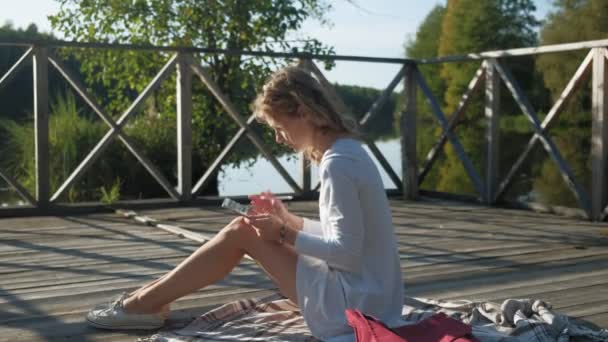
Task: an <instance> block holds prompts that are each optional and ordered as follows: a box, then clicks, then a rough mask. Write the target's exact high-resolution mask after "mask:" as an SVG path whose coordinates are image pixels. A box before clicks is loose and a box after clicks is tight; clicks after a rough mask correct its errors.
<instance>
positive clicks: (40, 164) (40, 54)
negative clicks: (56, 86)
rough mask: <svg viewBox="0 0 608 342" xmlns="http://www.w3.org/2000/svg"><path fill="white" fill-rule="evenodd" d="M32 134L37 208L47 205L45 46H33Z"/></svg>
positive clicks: (46, 69) (47, 105)
mask: <svg viewBox="0 0 608 342" xmlns="http://www.w3.org/2000/svg"><path fill="white" fill-rule="evenodd" d="M33 62H34V63H33V66H34V70H33V71H34V80H33V81H34V134H35V144H36V146H35V154H36V155H35V158H36V159H35V163H36V200H37V205H38V207H39V208H42V209H43V208H46V207H48V205H49V195H50V175H49V87H48V85H49V82H48V53H47V48H46V47H40V46H37V47H35V48H34V59H33Z"/></svg>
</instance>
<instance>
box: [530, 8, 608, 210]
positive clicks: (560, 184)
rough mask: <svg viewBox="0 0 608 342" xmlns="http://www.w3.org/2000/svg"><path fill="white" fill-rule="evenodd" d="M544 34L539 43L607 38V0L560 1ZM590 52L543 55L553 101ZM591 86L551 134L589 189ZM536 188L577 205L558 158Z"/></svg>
mask: <svg viewBox="0 0 608 342" xmlns="http://www.w3.org/2000/svg"><path fill="white" fill-rule="evenodd" d="M554 6H555V11H554V12H552V13H550V14H549V16H548V18H547V20H546V23H545V25H544V26H543V28H542V30H541V34H540V39H541V44H543V45H547V44H560V43H569V42H575V41H585V40H593V39H604V38H606V36H607V35H608V20H606V18H607V17H608V3H607V2H606V1H603V0H558V1H555V4H554ZM587 53H588V51H580V52H578V51H577V52H570V53H565V54H564V53H562V54H545V55H541V56H539V58H538V67H539V70H540V71H541V72H542V75H543V79H544V81H545V85H546V87H547V88H548V89H549V90H550V92H551V97H552V98H553V100H557V98H559V96H560V94H561V92H562V91H563V89H564V87H565V86H566V84H567V83H568V81H569V80H570V78H571V77H572V76H573V74H574V72H575V71H576V69H577V68H578V66H579V65H580V63H581V62H582V60H583V58H584V57H585V55H586V54H587ZM590 118H591V91H590V89H589V88H588V87H580V88H579V89H578V90H577V91H576V93H575V94H574V96H573V97H572V98H571V99H570V100H569V102H568V103H567V104H566V108H565V110H564V111H563V112H562V113H561V114H560V117H559V119H558V120H557V124H556V125H555V127H553V128H552V129H551V136H552V137H553V139H554V141H555V143H556V145H557V146H558V148H559V150H560V152H561V153H562V155H563V157H564V159H566V160H567V161H568V164H569V165H570V167H571V168H572V170H573V172H574V174H575V177H576V179H577V180H578V181H579V182H581V183H582V184H584V185H585V186H586V187H587V189H590V183H591V173H590V170H591V154H590V145H591V142H590V139H589V133H590V132H591V119H590ZM534 190H535V192H536V193H537V194H538V196H539V197H540V198H541V200H543V201H546V202H548V203H552V204H561V205H567V206H574V207H577V206H578V202H577V201H576V199H575V197H574V195H573V194H572V192H571V190H570V189H569V188H568V187H567V185H566V184H565V182H564V181H563V180H562V177H561V174H560V173H559V170H558V169H557V167H556V166H555V163H554V162H553V161H552V160H551V159H550V158H546V160H545V161H544V162H543V163H542V167H541V171H540V176H539V177H538V178H537V179H536V180H535V182H534Z"/></svg>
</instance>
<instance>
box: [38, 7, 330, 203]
mask: <svg viewBox="0 0 608 342" xmlns="http://www.w3.org/2000/svg"><path fill="white" fill-rule="evenodd" d="M57 1H58V2H59V3H60V10H59V12H58V13H57V14H55V15H53V16H50V20H51V23H52V26H53V28H54V29H56V30H58V31H61V32H62V33H63V34H64V35H65V36H66V38H67V39H68V40H76V41H86V42H112V43H131V44H144V45H147V44H151V45H171V46H197V47H209V48H223V49H242V50H268V51H270V50H275V49H280V50H291V51H303V52H310V53H332V52H333V49H332V48H329V47H327V46H324V45H323V44H321V43H320V42H319V41H318V40H315V39H310V38H306V37H304V38H302V39H297V40H295V41H294V40H287V39H286V38H287V36H288V34H290V33H292V32H296V31H297V30H298V29H300V28H301V26H302V24H303V22H304V21H305V20H307V19H309V18H316V19H318V20H319V21H320V22H321V23H322V24H324V23H326V22H327V19H326V18H325V17H324V13H326V11H327V10H328V9H329V8H330V5H329V2H326V1H324V0H298V1H282V0H263V1H244V0H229V1H222V2H217V1H210V2H205V4H204V5H203V4H201V2H199V1H194V0H181V1H177V0H158V1H153V2H149V1H143V0H136V1H133V2H131V1H129V2H124V1H101V0H93V1H75V0H57ZM75 18H77V20H75ZM63 54H64V55H66V56H71V57H73V58H75V59H76V60H77V61H78V62H79V63H80V64H81V66H82V67H81V71H82V73H83V74H84V78H85V83H86V84H87V86H88V87H89V88H90V89H89V90H90V91H91V92H92V93H93V94H95V96H96V98H97V100H98V102H100V103H102V104H103V105H104V107H105V108H107V109H108V111H109V112H111V115H112V116H114V117H116V116H118V115H119V114H120V113H122V112H123V111H124V110H125V109H126V108H127V107H128V105H129V104H130V102H131V101H132V99H133V98H134V97H135V96H136V94H139V93H140V92H141V91H142V90H143V89H144V87H145V86H146V85H147V84H148V82H149V81H150V80H151V78H152V77H153V76H154V74H156V73H157V72H158V70H159V69H160V68H161V67H162V65H163V63H165V62H166V60H167V59H168V57H169V55H168V54H167V53H156V52H144V51H126V50H98V49H68V50H64V51H63ZM195 59H196V60H197V61H198V62H199V63H201V64H202V65H203V66H204V67H205V68H207V69H208V70H209V72H210V74H211V76H212V78H213V79H214V81H215V82H216V83H217V84H218V85H219V87H220V90H221V91H222V92H223V93H224V94H226V95H227V96H228V97H229V98H230V99H231V101H232V102H233V104H234V105H235V107H236V108H237V109H238V110H239V111H240V112H241V113H243V114H246V113H247V112H248V106H249V103H250V102H251V100H252V99H253V97H254V95H255V93H256V92H257V90H258V89H259V87H260V86H261V84H262V82H263V81H264V79H265V78H266V76H267V75H268V74H269V73H270V71H271V70H273V69H275V68H276V67H277V65H280V64H282V62H280V61H278V60H276V59H272V60H270V59H267V58H266V59H265V58H261V57H244V56H240V55H223V54H204V55H195ZM330 66H331V64H327V65H326V67H330ZM193 94H194V96H193V101H194V103H193V106H194V117H193V125H194V126H195V127H197V130H195V131H194V135H200V136H202V137H203V139H204V141H205V143H201V144H199V145H198V146H196V148H197V149H198V150H196V152H195V153H196V154H197V156H198V157H197V158H196V160H195V164H194V168H195V169H205V168H206V166H207V165H209V164H210V163H211V161H212V160H213V159H214V158H215V157H216V156H217V155H218V154H219V152H220V151H221V149H222V148H223V146H225V145H226V144H227V143H228V141H229V139H230V138H231V136H232V135H233V134H234V133H235V132H236V131H237V129H238V126H237V125H236V123H234V122H233V121H232V119H230V117H229V116H228V115H227V114H226V113H225V112H224V110H223V108H222V107H221V106H220V104H219V103H218V101H217V100H216V99H215V98H213V97H212V96H211V94H210V93H209V92H208V91H207V90H205V89H203V87H202V85H201V84H200V82H198V80H194V86H193ZM147 105H148V106H147V108H146V109H145V112H146V113H147V114H148V115H151V116H154V115H160V116H162V117H165V116H166V117H174V116H175V77H174V76H173V77H171V78H170V79H169V80H168V81H165V82H164V83H163V85H162V86H161V87H160V89H159V90H158V91H156V92H155V94H154V96H153V98H152V99H151V100H150V101H148V103H147ZM264 136H265V137H268V136H269V134H264ZM269 141H272V140H269ZM237 157H238V156H237ZM242 157H243V155H241V156H240V158H242ZM240 158H239V159H240ZM208 190H209V191H210V192H217V189H208Z"/></svg>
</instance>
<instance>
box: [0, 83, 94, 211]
mask: <svg viewBox="0 0 608 342" xmlns="http://www.w3.org/2000/svg"><path fill="white" fill-rule="evenodd" d="M50 109H51V111H50V112H51V116H50V119H49V155H50V156H51V158H50V159H49V162H50V165H49V172H50V184H51V190H53V191H54V190H57V188H58V187H59V185H60V184H61V183H62V182H63V180H65V179H66V178H67V177H68V176H69V174H70V173H71V172H72V170H73V169H74V168H75V166H76V165H77V163H78V162H79V161H80V160H82V159H83V158H84V156H85V155H86V154H87V153H88V150H86V148H90V146H92V145H93V144H94V143H95V142H96V141H97V140H99V139H100V138H101V136H102V134H103V132H104V126H103V125H102V124H101V123H96V122H93V121H91V120H89V119H87V118H85V117H84V116H82V115H80V114H79V112H78V109H77V107H76V100H75V98H74V96H73V95H72V94H71V93H68V94H67V95H65V96H62V95H57V96H56V97H55V98H54V100H53V101H52V102H51V108H50ZM0 130H1V131H3V133H4V135H5V136H6V144H5V145H4V146H3V150H2V155H4V156H8V157H7V158H3V160H2V162H3V165H2V167H3V168H5V169H7V170H9V171H10V173H11V174H14V175H16V178H17V179H18V180H19V181H20V182H21V184H22V185H23V186H24V187H25V188H26V189H28V190H29V191H30V193H34V189H35V184H36V174H35V170H36V168H35V161H34V143H35V140H34V127H33V124H32V123H31V122H30V123H24V124H19V123H18V122H16V121H13V120H7V119H4V120H2V121H0ZM94 180H95V178H94V175H91V174H90V173H89V174H88V175H87V176H85V177H83V179H82V180H81V182H80V183H79V184H80V187H81V188H82V189H87V188H90V184H92V183H93V182H94ZM83 191H84V190H80V191H79V190H77V189H73V190H72V191H71V192H70V193H69V195H68V200H70V201H76V200H77V199H81V198H87V195H86V194H85V193H84V192H83ZM89 197H90V196H89Z"/></svg>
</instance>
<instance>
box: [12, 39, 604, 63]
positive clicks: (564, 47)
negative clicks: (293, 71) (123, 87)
mask: <svg viewBox="0 0 608 342" xmlns="http://www.w3.org/2000/svg"><path fill="white" fill-rule="evenodd" d="M41 42H43V43H44V44H45V45H47V46H50V47H77V48H89V49H113V50H133V51H169V52H179V51H186V52H190V53H205V54H221V55H226V56H265V57H277V58H308V59H316V60H331V61H338V60H341V61H358V62H371V63H395V64H403V63H407V62H416V63H418V64H429V63H444V62H456V61H469V60H481V59H486V58H501V57H515V56H526V55H535V54H544V53H555V52H564V51H576V50H586V49H591V48H596V47H605V46H608V39H601V40H589V41H582V42H575V43H565V44H553V45H544V46H535V47H528V48H516V49H508V50H495V51H486V52H481V53H470V54H467V55H457V56H447V57H444V56H442V57H437V58H426V59H408V58H387V57H367V56H351V55H329V54H311V53H307V52H299V53H293V52H291V53H290V52H275V51H254V50H240V49H221V48H208V47H192V46H153V45H148V44H143V45H142V44H112V43H97V42H95V43H85V42H74V41H71V42H68V41H61V40H32V39H9V40H5V41H2V42H0V46H25V47H29V46H30V45H34V44H39V43H41Z"/></svg>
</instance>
